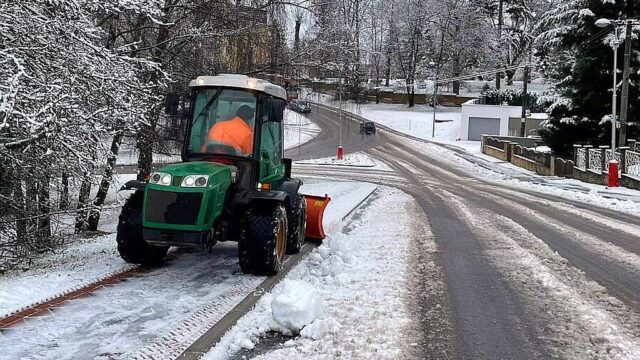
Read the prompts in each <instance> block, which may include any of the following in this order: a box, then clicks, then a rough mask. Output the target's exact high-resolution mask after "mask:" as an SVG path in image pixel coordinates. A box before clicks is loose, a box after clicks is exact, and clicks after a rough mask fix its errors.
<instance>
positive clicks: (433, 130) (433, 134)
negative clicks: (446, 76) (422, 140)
mask: <svg viewBox="0 0 640 360" xmlns="http://www.w3.org/2000/svg"><path fill="white" fill-rule="evenodd" d="M429 66H430V67H435V68H436V70H435V72H434V76H433V100H432V104H433V121H432V122H431V138H435V137H436V102H437V101H436V99H437V97H438V67H437V66H436V63H434V62H433V61H431V62H429Z"/></svg>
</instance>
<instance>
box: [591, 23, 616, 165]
mask: <svg viewBox="0 0 640 360" xmlns="http://www.w3.org/2000/svg"><path fill="white" fill-rule="evenodd" d="M616 25H617V24H616V23H615V22H614V21H611V20H609V19H598V20H597V21H596V26H597V27H602V28H604V27H608V26H613V35H614V40H613V43H612V45H613V105H612V112H611V151H612V153H615V151H616V102H617V100H618V94H617V87H618V73H617V72H618V46H620V41H619V40H618V28H617V27H616Z"/></svg>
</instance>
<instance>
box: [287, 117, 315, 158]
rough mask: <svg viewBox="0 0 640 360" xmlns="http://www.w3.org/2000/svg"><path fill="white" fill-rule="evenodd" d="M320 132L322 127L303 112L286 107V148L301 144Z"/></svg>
mask: <svg viewBox="0 0 640 360" xmlns="http://www.w3.org/2000/svg"><path fill="white" fill-rule="evenodd" d="M319 133H320V127H319V126H318V125H316V124H315V123H314V122H312V121H310V120H309V118H308V117H307V116H305V115H303V114H299V113H297V112H295V111H292V110H289V109H286V110H285V112H284V148H285V150H286V149H290V148H293V147H297V146H300V145H302V144H304V143H306V142H308V141H309V140H311V139H313V138H314V137H316V136H317V135H318V134H319Z"/></svg>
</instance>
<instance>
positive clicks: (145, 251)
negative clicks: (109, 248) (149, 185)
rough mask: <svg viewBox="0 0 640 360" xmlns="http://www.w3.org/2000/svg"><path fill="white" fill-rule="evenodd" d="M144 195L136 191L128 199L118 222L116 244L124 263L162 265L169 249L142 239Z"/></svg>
mask: <svg viewBox="0 0 640 360" xmlns="http://www.w3.org/2000/svg"><path fill="white" fill-rule="evenodd" d="M143 198H144V193H143V192H142V191H136V192H135V193H134V194H133V195H131V196H130V197H129V199H127V201H126V202H125V204H124V206H123V207H122V212H120V218H119V220H118V233H117V235H116V242H117V243H118V252H119V253H120V257H122V259H124V261H126V262H128V263H133V264H142V265H144V266H158V265H161V264H162V260H163V258H164V257H165V256H166V255H167V251H168V250H169V247H167V246H153V245H149V244H148V243H147V242H146V241H144V239H143V238H142V200H143Z"/></svg>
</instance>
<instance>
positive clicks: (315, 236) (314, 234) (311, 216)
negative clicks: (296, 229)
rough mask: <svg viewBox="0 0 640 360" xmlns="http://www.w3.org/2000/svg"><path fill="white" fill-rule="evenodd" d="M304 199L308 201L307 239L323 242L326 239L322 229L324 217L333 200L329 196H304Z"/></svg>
mask: <svg viewBox="0 0 640 360" xmlns="http://www.w3.org/2000/svg"><path fill="white" fill-rule="evenodd" d="M304 198H305V200H306V201H307V231H306V232H305V237H306V238H307V239H309V240H320V241H322V239H324V238H325V237H326V235H325V234H324V229H323V228H322V216H323V215H324V209H325V208H326V207H327V204H329V201H331V198H330V197H328V196H327V195H325V196H324V197H322V196H314V195H304Z"/></svg>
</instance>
